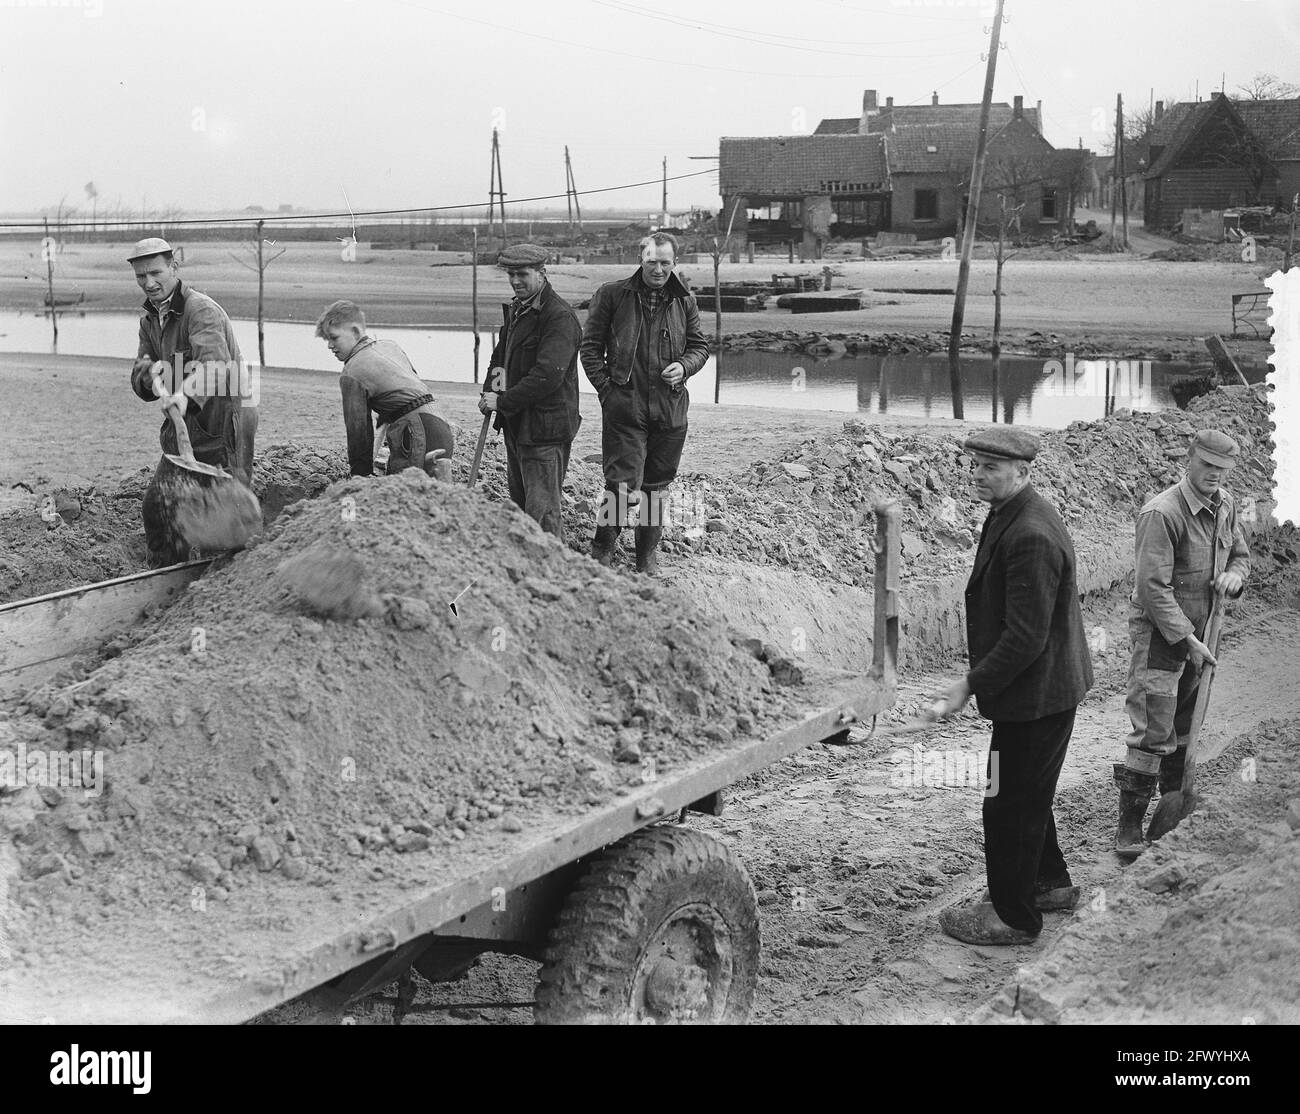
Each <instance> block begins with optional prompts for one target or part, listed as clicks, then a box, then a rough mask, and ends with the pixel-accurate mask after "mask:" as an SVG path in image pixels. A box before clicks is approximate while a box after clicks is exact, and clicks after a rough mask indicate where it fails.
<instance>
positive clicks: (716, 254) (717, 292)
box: [713, 197, 741, 403]
mask: <svg viewBox="0 0 1300 1114" xmlns="http://www.w3.org/2000/svg"><path fill="white" fill-rule="evenodd" d="M740 202H741V199H740V198H739V197H738V198H736V200H735V201H734V202H733V203H732V206H731V219H730V220H729V221H727V236H726V239H724V240H723V241H722V245H721V246H719V245H718V238H717V237H716V236H714V237H713V401H714V403H717V401H718V397H719V395H720V394H721V392H722V282H721V280H720V279H719V277H718V276H719V274H720V272H721V270H722V253H723V252H724V251H725V250H726V249H727V245H728V244H730V243H731V228H732V225H734V224H735V223H736V210H737V209H739V208H740Z"/></svg>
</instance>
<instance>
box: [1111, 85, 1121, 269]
mask: <svg viewBox="0 0 1300 1114" xmlns="http://www.w3.org/2000/svg"><path fill="white" fill-rule="evenodd" d="M1123 126H1124V98H1123V95H1122V94H1120V93H1116V94H1115V143H1114V148H1115V149H1114V151H1112V152H1111V156H1110V250H1111V251H1116V250H1118V249H1117V248H1116V247H1115V206H1116V204H1117V203H1118V202H1119V158H1120V155H1119V149H1120V135H1121V129H1122V128H1123Z"/></svg>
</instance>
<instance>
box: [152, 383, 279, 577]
mask: <svg viewBox="0 0 1300 1114" xmlns="http://www.w3.org/2000/svg"><path fill="white" fill-rule="evenodd" d="M154 391H155V393H156V394H157V395H158V397H159V398H160V400H161V401H162V406H163V412H164V413H165V414H166V415H167V417H168V418H169V419H170V420H171V423H172V429H174V430H175V431H176V447H177V449H179V450H180V451H179V452H178V453H163V458H164V459H165V460H166V461H167V462H168V463H169V464H172V465H174V466H175V471H173V472H171V473H170V475H164V476H162V477H160V481H159V487H160V488H161V492H160V494H161V495H162V498H163V502H164V504H165V505H166V506H167V507H168V508H170V509H171V511H172V517H173V519H174V528H175V532H176V533H178V534H179V535H180V539H181V540H183V541H184V543H185V545H186V546H188V547H189V548H190V549H191V550H194V549H198V550H201V551H204V552H209V553H216V552H223V551H227V550H232V549H242V548H243V546H244V544H245V543H246V542H247V541H248V539H249V538H250V537H251V536H252V535H253V534H255V533H257V532H258V531H259V530H261V528H262V508H261V505H260V504H259V503H258V501H257V496H256V495H254V494H253V493H252V491H250V490H249V489H248V488H246V487H245V486H244V485H243V484H242V483H240V482H239V481H238V480H236V479H235V478H234V477H233V476H232V475H231V474H230V473H229V472H227V471H226V470H225V469H224V468H219V467H217V466H216V465H214V464H203V463H202V462H200V461H198V460H196V459H195V457H194V447H193V446H192V445H191V444H190V434H189V430H187V429H186V428H185V419H184V418H183V417H182V410H181V406H182V404H183V401H184V399H185V397H186V396H185V393H184V392H183V391H180V392H177V393H176V394H174V395H173V394H169V393H168V392H167V391H166V390H165V388H164V387H163V385H162V376H160V375H155V376H154Z"/></svg>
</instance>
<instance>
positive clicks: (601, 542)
mask: <svg viewBox="0 0 1300 1114" xmlns="http://www.w3.org/2000/svg"><path fill="white" fill-rule="evenodd" d="M619 533H620V530H619V528H618V527H617V526H597V527H596V536H595V537H594V538H592V539H591V555H592V557H594V558H595V559H596V561H597V563H598V564H601V565H604V566H605V568H609V566H610V562H611V561H613V560H614V547H615V546H616V545H618V535H619Z"/></svg>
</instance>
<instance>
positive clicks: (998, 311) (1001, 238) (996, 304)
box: [991, 193, 1007, 424]
mask: <svg viewBox="0 0 1300 1114" xmlns="http://www.w3.org/2000/svg"><path fill="white" fill-rule="evenodd" d="M1006 242H1007V195H1006V194H1005V193H1004V194H999V195H998V261H997V271H996V278H995V281H994V283H993V344H992V346H991V352H992V354H993V421H994V423H995V424H996V422H997V420H998V379H999V377H1000V373H1001V371H1002V256H1003V251H1004V250H1005V248H1006Z"/></svg>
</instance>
